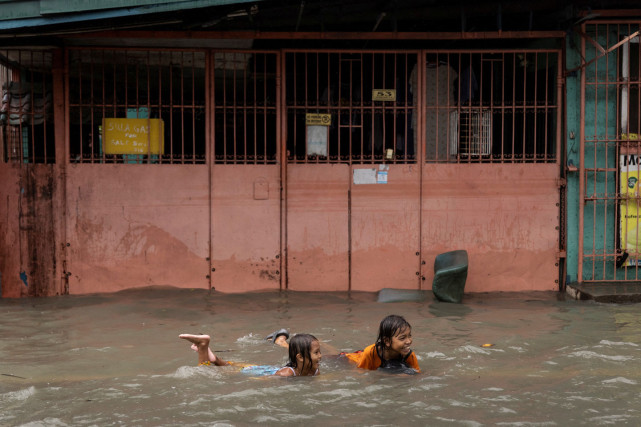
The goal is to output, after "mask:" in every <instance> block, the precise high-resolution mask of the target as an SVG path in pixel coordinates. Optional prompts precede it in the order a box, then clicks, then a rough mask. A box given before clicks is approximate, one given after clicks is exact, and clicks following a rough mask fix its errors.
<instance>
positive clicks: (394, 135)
mask: <svg viewBox="0 0 641 427" xmlns="http://www.w3.org/2000/svg"><path fill="white" fill-rule="evenodd" d="M390 55H393V58H394V71H393V80H392V86H393V87H394V88H396V84H397V82H398V53H397V52H394V53H391V54H390ZM392 106H393V107H392V108H393V110H392V114H394V116H393V117H394V119H393V121H392V150H393V151H392V153H393V156H394V157H393V158H392V161H391V162H390V163H396V152H397V150H398V146H397V145H396V143H397V142H398V141H397V135H398V130H397V128H398V123H397V121H398V109H397V106H398V101H396V102H394V103H393V104H392ZM385 157H387V156H385V155H384V157H383V158H385Z"/></svg>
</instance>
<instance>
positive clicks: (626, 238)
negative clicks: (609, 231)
mask: <svg viewBox="0 0 641 427" xmlns="http://www.w3.org/2000/svg"><path fill="white" fill-rule="evenodd" d="M619 171H620V182H621V184H620V185H621V186H620V192H621V196H622V200H621V223H620V225H619V227H620V236H621V237H620V238H621V250H622V251H624V252H627V253H628V255H629V257H628V259H627V260H626V262H625V264H624V265H627V266H633V265H640V264H641V263H640V261H641V228H639V216H640V215H639V213H640V211H641V209H639V207H640V206H639V204H640V202H641V200H640V198H639V197H640V194H639V192H640V189H639V184H641V183H640V182H639V179H640V178H641V177H640V174H639V172H640V171H641V156H640V155H639V154H638V152H637V151H636V150H635V149H632V150H629V149H625V148H622V150H621V154H620V157H619Z"/></svg>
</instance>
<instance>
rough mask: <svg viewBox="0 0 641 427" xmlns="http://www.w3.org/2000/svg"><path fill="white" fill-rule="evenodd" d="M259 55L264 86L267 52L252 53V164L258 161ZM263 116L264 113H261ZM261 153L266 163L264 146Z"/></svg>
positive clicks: (265, 83) (264, 104)
mask: <svg viewBox="0 0 641 427" xmlns="http://www.w3.org/2000/svg"><path fill="white" fill-rule="evenodd" d="M247 56H249V54H247ZM259 57H260V58H263V86H265V87H266V86H267V80H265V79H264V75H265V68H266V67H267V61H265V59H266V57H267V54H262V55H261V54H258V53H256V54H254V69H253V71H252V75H251V77H252V80H253V81H254V90H253V93H254V99H253V100H252V108H251V111H252V118H253V122H254V126H253V128H254V135H253V141H254V143H253V145H254V164H258V163H259V162H258V130H257V127H258V122H257V121H258V103H257V102H256V100H257V96H258V94H257V93H256V92H257V91H258V88H257V80H258V78H257V77H258V68H257V66H258V58H259ZM247 59H248V60H249V58H247ZM263 101H266V99H265V98H263ZM263 107H266V102H263ZM263 117H265V114H263ZM263 128H264V129H265V130H266V128H265V127H263ZM264 135H266V132H265V133H264ZM263 154H264V160H263V162H261V163H266V162H265V160H266V159H267V150H266V147H263Z"/></svg>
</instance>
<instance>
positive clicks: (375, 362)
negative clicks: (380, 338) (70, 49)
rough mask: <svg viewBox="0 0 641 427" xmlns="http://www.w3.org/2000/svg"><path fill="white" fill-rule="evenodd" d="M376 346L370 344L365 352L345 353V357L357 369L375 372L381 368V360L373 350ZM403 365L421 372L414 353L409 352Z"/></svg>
mask: <svg viewBox="0 0 641 427" xmlns="http://www.w3.org/2000/svg"><path fill="white" fill-rule="evenodd" d="M375 346H376V344H372V345H370V346H368V347H366V348H365V350H363V351H361V352H358V353H345V356H346V357H347V358H348V359H349V360H351V361H352V362H355V363H356V364H357V365H358V367H359V368H362V369H370V370H375V369H378V368H379V367H380V366H381V358H380V357H378V353H377V352H376V348H375ZM405 364H407V366H409V367H410V368H413V369H416V371H417V372H421V368H420V367H419V366H418V359H416V355H415V354H414V352H411V353H410V355H409V357H408V358H407V360H405Z"/></svg>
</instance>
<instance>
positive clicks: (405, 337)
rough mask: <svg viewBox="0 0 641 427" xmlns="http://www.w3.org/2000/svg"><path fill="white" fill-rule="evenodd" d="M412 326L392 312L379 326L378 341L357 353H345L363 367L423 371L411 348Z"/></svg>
mask: <svg viewBox="0 0 641 427" xmlns="http://www.w3.org/2000/svg"><path fill="white" fill-rule="evenodd" d="M411 345H412V326H411V325H410V324H409V322H408V321H407V320H405V318H403V317H402V316H398V315H395V314H391V315H389V316H387V317H386V318H384V319H383V320H382V321H381V323H380V325H379V327H378V338H376V342H375V343H374V344H372V345H370V346H368V347H366V348H365V349H364V350H361V351H357V352H355V353H343V354H344V355H345V357H347V358H348V359H349V360H351V361H352V362H355V363H356V364H357V366H358V367H359V368H362V369H370V370H375V369H379V368H381V369H389V370H391V371H394V372H402V373H410V374H412V373H417V372H421V368H420V367H419V365H418V359H417V358H416V355H415V354H414V352H413V351H412V349H411V348H410V346H411Z"/></svg>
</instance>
